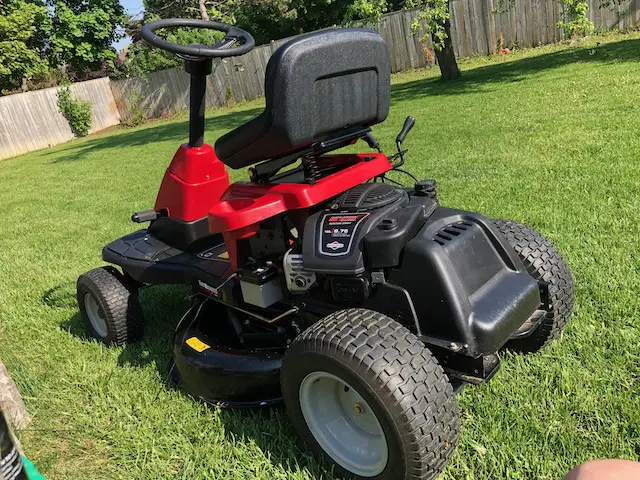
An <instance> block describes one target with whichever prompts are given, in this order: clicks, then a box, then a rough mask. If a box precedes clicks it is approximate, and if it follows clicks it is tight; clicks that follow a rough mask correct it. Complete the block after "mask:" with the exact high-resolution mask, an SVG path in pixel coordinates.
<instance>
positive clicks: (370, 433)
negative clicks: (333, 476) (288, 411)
mask: <svg viewBox="0 0 640 480" xmlns="http://www.w3.org/2000/svg"><path fill="white" fill-rule="evenodd" d="M299 397H300V409H301V410H302V415H303V416H304V419H305V421H306V422H307V426H308V427H309V430H310V431H311V433H312V434H313V437H314V438H315V439H316V441H317V442H318V444H319V445H320V447H322V449H323V450H324V451H325V452H326V453H327V455H329V456H330V457H331V458H332V459H333V460H334V461H335V462H336V463H337V464H338V465H340V466H341V467H343V468H344V469H346V470H348V471H349V472H351V473H354V474H356V475H360V476H361V477H374V476H376V475H378V474H380V473H381V472H382V471H383V470H384V469H385V467H386V466H387V460H388V458H389V448H388V446H387V439H386V437H385V435H384V431H383V430H382V427H381V426H380V422H379V421H378V418H377V417H376V415H375V413H374V412H373V410H372V409H371V407H369V405H368V404H367V402H365V401H364V399H363V398H362V396H361V395H360V394H359V393H358V392H357V391H356V390H355V389H354V388H353V387H352V386H351V385H349V384H348V383H347V382H345V381H344V380H342V379H340V378H338V377H336V376H335V375H332V374H330V373H327V372H313V373H310V374H309V375H307V376H306V377H305V378H304V380H302V383H301V384H300V393H299Z"/></svg>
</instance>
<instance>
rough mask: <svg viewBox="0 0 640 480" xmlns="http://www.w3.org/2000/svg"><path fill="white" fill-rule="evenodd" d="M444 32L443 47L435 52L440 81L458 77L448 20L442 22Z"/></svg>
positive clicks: (458, 70) (458, 72)
mask: <svg viewBox="0 0 640 480" xmlns="http://www.w3.org/2000/svg"><path fill="white" fill-rule="evenodd" d="M444 31H445V33H446V34H447V36H446V38H445V40H444V46H443V47H442V49H441V50H436V58H437V59H438V66H439V67H440V73H441V74H442V80H455V79H456V78H458V77H459V76H460V69H459V68H458V62H456V55H455V53H453V42H452V41H451V22H450V21H449V19H447V20H445V22H444Z"/></svg>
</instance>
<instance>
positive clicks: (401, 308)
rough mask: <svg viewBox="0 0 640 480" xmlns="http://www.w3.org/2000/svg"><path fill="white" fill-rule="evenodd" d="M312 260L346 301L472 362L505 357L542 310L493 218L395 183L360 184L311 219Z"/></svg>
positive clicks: (307, 250)
mask: <svg viewBox="0 0 640 480" xmlns="http://www.w3.org/2000/svg"><path fill="white" fill-rule="evenodd" d="M303 261H304V268H305V270H308V271H312V272H315V273H319V274H326V275H329V276H331V286H332V291H333V293H334V297H335V298H336V299H337V300H340V299H342V300H343V301H344V302H345V303H352V304H353V303H360V304H362V305H363V306H365V307H368V308H371V309H374V310H377V311H380V312H382V313H385V314H387V315H389V316H391V317H394V318H396V319H398V320H400V321H401V322H402V323H404V324H407V325H408V326H410V327H414V330H416V331H417V333H418V334H419V335H422V336H423V337H425V338H432V339H434V340H435V341H438V340H440V341H444V342H455V343H456V344H458V345H460V346H461V347H462V348H463V349H464V351H465V353H466V354H467V355H469V356H472V357H476V356H481V355H489V354H492V353H495V352H496V351H498V350H499V349H500V347H501V346H502V345H503V344H504V343H505V342H506V341H507V340H508V339H509V337H510V336H511V335H513V333H514V332H515V331H517V330H518V328H519V327H520V326H521V325H522V324H523V323H524V322H525V321H526V320H527V319H528V318H529V317H530V316H531V315H533V314H534V313H535V312H536V310H538V309H539V308H540V305H541V299H540V287H539V285H538V283H537V282H536V281H535V280H534V279H533V277H531V276H530V275H529V274H528V273H527V270H526V268H525V266H524V264H523V263H522V261H521V260H520V259H519V257H518V256H517V254H516V252H515V251H514V250H513V249H512V248H511V246H510V245H509V243H508V242H507V240H506V239H505V238H504V237H503V236H502V234H501V233H500V232H499V231H498V230H497V228H496V227H495V226H494V224H493V222H491V220H489V219H487V218H486V217H484V216H482V215H480V214H477V213H472V212H467V211H463V210H456V209H451V208H444V207H438V206H437V202H436V201H435V200H434V199H433V198H431V197H429V196H422V195H420V194H419V193H416V192H414V191H409V190H405V189H401V188H397V187H392V186H390V185H388V184H381V183H373V184H363V185H359V186H357V187H355V188H353V189H351V190H349V191H347V192H345V193H344V194H343V195H341V196H340V197H338V199H336V200H335V201H333V202H330V203H329V205H328V207H327V209H325V210H323V211H320V212H317V213H316V214H314V215H312V216H311V217H310V218H309V219H308V220H307V223H306V225H305V230H304V236H303ZM336 288H342V290H340V291H339V292H336ZM349 306H353V305H349Z"/></svg>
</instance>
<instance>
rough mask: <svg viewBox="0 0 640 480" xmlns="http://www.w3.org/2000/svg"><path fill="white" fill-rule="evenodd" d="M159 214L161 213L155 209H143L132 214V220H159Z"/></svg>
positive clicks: (142, 221)
mask: <svg viewBox="0 0 640 480" xmlns="http://www.w3.org/2000/svg"><path fill="white" fill-rule="evenodd" d="M159 216H160V214H159V213H158V212H156V211H155V210H143V211H142V212H136V213H134V214H133V215H131V221H132V222H135V223H145V222H151V221H152V220H157V219H158V217H159Z"/></svg>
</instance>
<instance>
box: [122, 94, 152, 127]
mask: <svg viewBox="0 0 640 480" xmlns="http://www.w3.org/2000/svg"><path fill="white" fill-rule="evenodd" d="M143 98H144V97H143V96H142V93H140V90H139V89H134V90H132V91H131V92H129V94H128V95H126V97H125V102H126V104H127V110H129V117H127V118H126V119H124V120H122V121H121V122H120V124H121V125H122V126H123V127H127V128H129V127H137V126H138V125H142V124H143V123H144V122H146V121H147V115H146V114H145V113H144V110H142V107H140V103H141V102H142V100H143Z"/></svg>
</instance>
